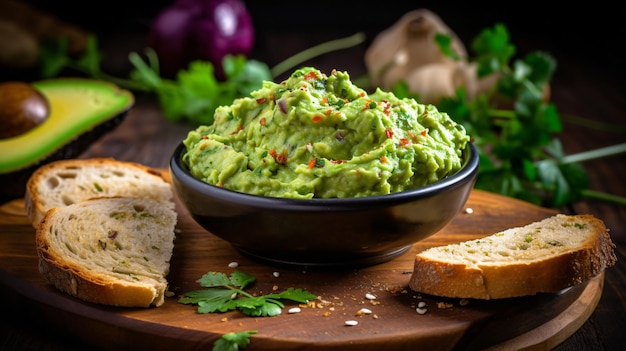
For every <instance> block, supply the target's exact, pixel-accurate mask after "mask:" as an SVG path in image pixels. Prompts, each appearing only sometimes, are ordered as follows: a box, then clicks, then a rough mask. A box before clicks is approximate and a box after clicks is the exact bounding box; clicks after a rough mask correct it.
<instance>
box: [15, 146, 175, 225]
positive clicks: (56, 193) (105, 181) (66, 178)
mask: <svg viewBox="0 0 626 351" xmlns="http://www.w3.org/2000/svg"><path fill="white" fill-rule="evenodd" d="M105 196H127V197H142V198H144V197H148V198H152V199H157V200H170V201H171V200H172V199H173V193H172V188H171V185H170V183H168V182H167V181H166V180H165V179H163V177H162V176H161V174H160V173H159V172H158V171H156V170H153V169H151V168H149V167H146V166H144V165H142V164H139V163H134V162H125V161H119V160H116V159H113V158H90V159H67V160H60V161H56V162H52V163H49V164H46V165H43V166H41V167H40V168H38V169H37V170H36V171H35V172H34V173H33V174H32V175H31V177H30V178H29V180H28V182H27V185H26V193H25V195H24V204H25V208H26V214H27V216H28V218H29V219H30V221H31V223H32V225H33V227H35V228H36V227H37V224H38V223H39V221H41V219H42V218H43V216H44V215H45V214H46V212H47V211H48V210H49V209H51V208H53V207H59V206H67V205H71V204H74V203H77V202H80V201H83V200H86V199H89V198H92V197H105Z"/></svg>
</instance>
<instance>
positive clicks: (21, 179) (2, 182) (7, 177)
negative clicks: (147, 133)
mask: <svg viewBox="0 0 626 351" xmlns="http://www.w3.org/2000/svg"><path fill="white" fill-rule="evenodd" d="M127 114H128V111H124V112H122V113H120V114H118V115H116V116H114V117H113V118H111V119H109V120H107V121H105V122H103V123H102V124H100V125H97V126H96V127H94V128H93V129H92V130H90V131H88V132H86V133H83V134H81V135H79V136H78V137H76V138H75V139H74V140H72V141H70V142H69V143H67V144H66V145H65V146H63V147H62V148H60V149H58V150H56V151H55V152H54V153H52V154H50V155H49V156H48V157H46V158H44V159H42V160H40V161H39V162H37V163H35V164H33V165H30V166H28V167H27V168H23V169H20V170H19V171H15V172H11V173H6V174H0V203H5V202H7V201H10V200H13V199H18V198H22V197H24V193H25V190H26V183H27V182H28V178H30V176H31V174H33V172H34V171H35V170H36V169H37V168H39V167H41V166H42V165H44V164H47V163H50V162H54V161H58V160H64V159H69V158H76V157H78V156H80V154H82V153H83V152H85V151H86V150H87V149H88V148H89V147H90V146H91V144H93V143H94V142H96V141H97V140H98V139H100V138H101V137H102V136H104V135H105V134H107V133H109V132H111V131H113V130H114V129H115V128H117V126H118V125H119V124H121V123H122V121H123V120H124V119H125V118H126V115H127Z"/></svg>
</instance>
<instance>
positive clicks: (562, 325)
mask: <svg viewBox="0 0 626 351" xmlns="http://www.w3.org/2000/svg"><path fill="white" fill-rule="evenodd" d="M23 206H24V203H23V200H14V201H12V202H9V203H7V204H5V205H3V206H1V207H0V236H1V238H0V283H1V285H2V286H3V288H2V292H1V293H0V294H1V295H0V297H1V298H2V301H3V303H7V304H12V305H15V304H20V308H19V309H18V311H20V312H19V314H20V315H16V318H22V319H24V318H31V317H29V316H36V317H34V318H36V319H38V320H40V321H44V322H47V323H49V325H52V326H54V327H55V328H57V329H58V331H59V332H61V333H65V334H67V335H68V336H71V337H75V338H76V339H78V340H81V341H83V342H86V343H88V344H91V345H94V346H96V347H97V348H99V349H110V350H132V349H135V348H137V347H140V348H142V349H150V350H152V351H157V350H172V349H204V350H207V349H211V348H212V347H213V343H214V342H215V340H217V339H218V338H219V337H220V336H221V335H222V334H224V333H228V332H239V331H249V330H256V331H257V334H254V335H253V336H252V338H251V343H250V345H249V346H248V347H247V348H246V350H250V351H254V350H273V351H278V350H291V349H298V350H335V349H336V350H359V351H365V350H382V349H385V350H389V349H393V350H416V349H437V350H452V349H455V350H479V349H481V350H482V349H487V348H492V349H494V350H500V349H502V350H504V349H549V348H551V347H554V346H556V345H558V344H559V343H560V342H562V341H563V340H565V339H566V338H567V337H569V336H570V335H572V334H573V333H574V332H575V331H576V330H577V329H578V328H579V327H580V326H581V325H582V324H583V323H584V322H585V321H586V320H587V318H588V317H589V316H590V315H591V313H592V312H593V310H594V309H595V307H596V306H597V304H598V301H599V299H600V296H601V294H602V287H603V286H602V285H603V281H604V280H603V279H604V277H603V275H600V276H598V277H596V278H594V279H592V280H590V281H589V282H586V283H584V284H580V285H577V286H574V287H572V288H569V289H566V290H564V291H561V292H559V293H555V294H539V295H536V296H528V297H522V298H512V299H502V300H490V301H482V300H470V301H468V303H467V304H464V303H461V301H460V300H459V299H448V298H439V297H435V296H427V295H420V294H417V293H415V292H413V291H411V290H409V289H408V281H409V279H410V276H411V270H412V268H413V258H414V255H415V254H416V253H417V252H419V251H421V250H423V249H425V248H428V247H431V246H435V245H444V244H448V243H452V242H459V241H465V240H470V239H474V238H478V237H482V236H486V235H489V234H491V233H493V232H496V231H499V230H502V229H505V228H509V227H513V226H521V225H525V224H528V223H530V222H533V221H536V220H540V219H543V218H545V217H548V216H551V215H553V214H555V213H556V212H555V211H554V210H551V209H545V208H541V207H537V206H534V205H531V204H528V203H525V202H521V201H518V200H515V199H511V198H508V197H503V196H500V195H496V194H491V193H487V192H483V191H477V190H475V191H473V192H472V194H471V196H470V198H469V201H468V203H467V207H469V208H472V210H473V213H471V214H470V213H465V212H462V213H459V214H458V216H457V217H456V218H455V219H454V220H453V222H452V223H450V224H449V225H448V226H446V227H445V228H444V229H443V230H442V231H440V232H439V233H437V234H435V235H434V236H432V237H430V238H429V239H427V240H424V241H423V242H420V243H417V244H415V245H414V246H413V247H412V248H411V249H410V250H409V251H408V252H406V253H405V254H403V255H402V256H400V257H398V258H396V259H394V260H392V261H390V262H386V263H383V264H379V265H376V266H371V267H367V268H362V269H351V270H346V271H336V270H334V271H317V270H309V269H307V267H298V268H294V267H277V266H269V265H267V264H265V263H260V262H256V261H254V260H253V259H251V258H249V257H247V256H245V255H243V254H241V253H240V252H238V251H236V250H235V249H233V248H232V247H231V246H230V245H229V244H227V243H226V242H224V241H222V240H221V239H219V238H217V237H215V236H213V235H212V234H210V233H207V232H206V231H205V230H203V229H202V228H201V227H200V226H198V225H197V224H196V223H195V222H194V221H193V219H192V218H191V217H190V216H189V214H188V212H187V211H186V210H185V209H183V208H182V206H181V205H180V203H178V211H179V223H178V230H179V232H178V234H177V239H176V247H175V251H174V255H173V257H172V262H171V272H170V275H169V276H168V280H169V282H170V285H171V286H170V289H171V290H172V291H173V292H175V293H179V294H180V293H184V292H188V291H193V290H200V289H201V287H200V286H199V285H198V284H197V282H196V280H197V279H199V278H200V277H201V276H202V275H203V274H204V273H206V272H209V271H218V272H224V273H230V272H232V271H233V270H234V269H235V268H229V263H230V262H233V261H236V262H238V263H239V267H238V268H236V269H239V270H241V271H244V272H246V273H249V274H251V275H253V276H255V277H256V278H257V282H256V283H255V284H254V285H253V286H251V287H250V288H249V289H248V290H249V291H250V292H252V293H258V294H265V293H269V292H272V291H282V290H285V289H287V288H289V287H293V288H302V289H306V290H308V291H310V292H312V293H314V294H316V295H318V296H319V300H317V301H315V304H313V305H310V306H303V308H302V312H300V313H296V314H289V313H287V308H289V307H293V306H292V305H288V306H287V308H285V310H284V312H283V313H282V314H281V315H279V316H276V317H261V318H253V317H247V316H244V315H242V314H241V313H239V312H237V311H234V312H227V313H223V314H218V313H213V314H200V313H197V312H196V307H195V306H192V305H183V304H180V303H178V302H177V297H176V296H174V297H171V298H168V299H167V300H166V302H165V304H164V305H163V306H161V307H158V308H149V309H133V308H116V307H109V306H100V305H95V304H91V303H87V302H83V301H81V300H78V299H75V298H73V297H71V296H68V295H65V294H63V293H60V292H58V291H57V290H56V289H55V288H54V287H53V286H51V285H49V284H48V283H47V282H46V281H45V280H44V279H43V278H42V277H41V276H40V275H39V273H38V269H37V254H36V251H35V245H34V229H33V228H32V226H31V225H30V223H29V222H28V219H27V218H26V216H25V213H24V207H23ZM320 230H323V226H321V227H320ZM294 235H297V229H294ZM276 273H277V274H276ZM368 293H369V294H374V295H375V296H376V297H377V298H376V299H375V300H369V299H367V298H366V297H365V295H366V294H368ZM421 301H423V302H425V303H426V308H427V312H426V313H425V314H419V313H417V312H416V307H417V304H418V303H419V302H421ZM361 308H368V309H370V310H371V311H372V314H371V315H362V316H357V311H359V310H360V309H361ZM346 320H356V321H358V322H359V323H358V325H356V326H346V325H345V321H346ZM78 326H80V327H78Z"/></svg>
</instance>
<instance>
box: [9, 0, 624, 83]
mask: <svg viewBox="0 0 626 351" xmlns="http://www.w3.org/2000/svg"><path fill="white" fill-rule="evenodd" d="M0 1H4V0H0ZM23 1H26V2H28V3H31V4H33V5H35V6H37V7H38V8H40V9H42V10H46V11H48V12H49V13H52V14H54V15H56V16H58V17H59V18H61V19H63V20H65V21H68V22H70V23H73V24H77V25H79V26H81V27H82V28H84V29H86V30H88V31H90V32H92V33H94V34H96V35H97V36H98V37H99V38H100V40H101V44H102V49H103V51H104V53H105V54H106V50H107V47H108V46H109V45H115V43H116V40H117V38H119V37H120V36H124V37H128V36H129V35H136V36H138V37H139V38H140V37H141V36H145V35H146V34H147V33H148V31H149V27H150V23H151V21H152V19H153V18H154V16H156V14H157V13H158V12H159V11H160V10H162V9H163V8H164V7H165V6H168V5H170V4H172V3H173V1H171V0H157V1H149V2H144V1H141V2H140V1H133V0H126V1H122V0H109V1H46V0H23ZM244 2H245V4H246V6H247V7H248V10H249V12H250V14H251V16H252V18H253V21H254V26H255V30H256V34H257V40H256V42H255V47H254V50H253V52H252V54H251V57H252V58H255V59H258V60H261V61H263V62H266V63H267V64H268V65H269V66H270V67H271V66H273V65H275V64H276V63H278V62H270V61H271V60H272V59H271V57H273V58H274V59H273V60H276V57H280V55H276V51H277V50H279V52H280V53H284V58H287V57H288V56H290V55H292V54H294V53H296V52H299V51H300V50H302V49H303V48H306V47H308V46H312V45H315V44H317V43H320V42H323V41H326V40H329V39H333V38H340V37H343V36H347V35H350V34H353V33H356V32H364V33H366V34H367V40H366V42H365V43H363V44H362V47H361V51H363V50H364V48H366V47H367V45H368V44H369V42H370V41H371V40H372V39H373V38H374V36H375V35H376V34H377V33H379V32H380V31H381V30H383V29H385V28H387V27H389V26H391V25H392V24H393V23H394V22H395V21H397V20H398V19H399V18H400V17H401V16H402V15H403V14H405V13H406V12H408V11H410V10H414V9H419V8H427V9H430V10H431V11H433V12H435V13H436V14H438V15H439V16H440V17H441V18H442V19H443V21H444V22H445V23H446V24H447V25H448V26H449V27H450V28H451V29H452V30H453V31H455V32H456V33H457V35H458V36H459V37H460V38H461V39H462V40H463V42H464V43H465V44H466V46H468V47H469V43H470V41H471V40H472V39H473V38H474V37H475V36H476V35H478V34H479V32H480V31H481V30H482V29H485V28H487V27H491V26H493V25H494V24H496V23H504V24H505V25H506V26H507V28H508V29H509V32H510V34H511V41H512V43H513V44H515V46H516V47H517V49H518V53H519V54H520V55H522V54H524V53H527V52H529V51H536V50H541V51H546V52H548V53H550V54H552V55H553V56H554V57H555V58H556V60H557V63H558V61H559V58H560V57H575V58H576V59H577V62H578V64H580V65H584V66H587V68H588V69H591V70H594V69H596V68H597V69H598V70H599V69H600V68H601V69H602V70H603V71H604V72H607V71H608V72H610V71H611V70H612V71H614V73H615V74H613V75H610V76H611V79H623V78H624V70H623V69H622V61H623V56H622V55H623V54H622V51H623V49H622V47H621V43H622V42H623V38H624V33H625V30H624V26H623V22H624V20H625V19H624V18H623V12H622V11H621V10H620V9H619V7H618V6H616V5H614V6H609V5H607V4H605V3H604V2H597V1H596V2H588V3H586V4H585V5H581V6H575V5H570V4H569V2H568V3H565V4H567V5H565V6H562V5H561V6H555V4H551V3H550V2H548V1H543V2H540V1H530V2H529V1H524V2H522V1H519V2H510V1H502V2H499V3H498V2H491V3H483V2H472V1H464V2H459V3H454V2H448V1H397V0H385V1H381V2H379V3H378V4H377V3H374V4H373V5H372V4H369V6H368V4H367V3H366V2H347V1H337V0H335V1H329V0H318V1H310V2H309V1H307V2H304V1H254V0H249V1H244ZM294 35H296V36H300V37H301V39H302V44H303V45H302V47H283V46H282V45H281V41H280V37H281V36H285V37H291V36H294ZM270 36H271V37H272V38H278V39H273V41H268V40H267V39H266V38H268V37H270ZM140 42H141V40H138V41H137V43H140ZM307 45H308V46H307ZM128 49H129V50H131V51H132V50H141V49H142V48H141V47H129V48H128ZM270 51H271V52H273V55H268V54H267V53H268V52H270ZM355 53H356V54H355V57H354V61H352V62H350V63H341V62H337V63H334V64H333V63H331V62H326V61H324V60H322V61H318V62H317V63H318V64H319V65H321V66H322V67H319V68H321V69H322V70H327V69H328V68H338V69H351V70H355V71H357V72H356V73H359V74H360V73H361V72H360V71H359V70H362V67H363V62H362V61H363V58H362V56H359V55H358V53H359V52H358V51H357V52H355ZM106 58H107V57H106V56H105V62H104V64H105V65H106ZM108 59H110V60H115V59H120V58H119V57H118V58H114V57H113V58H112V57H109V58H108ZM343 64H345V65H346V66H347V65H350V67H340V66H341V65H343ZM324 65H328V66H329V67H324ZM331 65H332V66H338V67H330V66H331ZM116 67H119V65H116ZM607 67H610V68H611V69H607ZM557 74H558V69H557ZM599 74H600V73H599ZM603 74H606V73H603Z"/></svg>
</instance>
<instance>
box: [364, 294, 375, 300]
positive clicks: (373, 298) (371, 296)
mask: <svg viewBox="0 0 626 351" xmlns="http://www.w3.org/2000/svg"><path fill="white" fill-rule="evenodd" d="M365 298H366V299H368V300H376V295H374V294H370V293H367V294H365Z"/></svg>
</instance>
